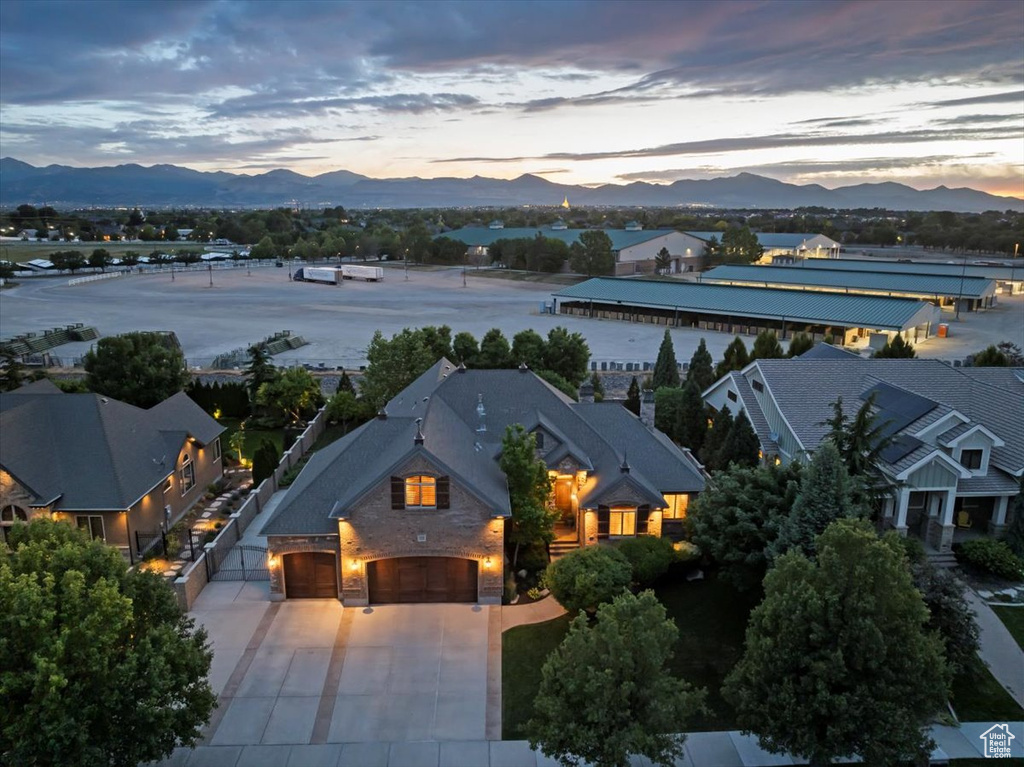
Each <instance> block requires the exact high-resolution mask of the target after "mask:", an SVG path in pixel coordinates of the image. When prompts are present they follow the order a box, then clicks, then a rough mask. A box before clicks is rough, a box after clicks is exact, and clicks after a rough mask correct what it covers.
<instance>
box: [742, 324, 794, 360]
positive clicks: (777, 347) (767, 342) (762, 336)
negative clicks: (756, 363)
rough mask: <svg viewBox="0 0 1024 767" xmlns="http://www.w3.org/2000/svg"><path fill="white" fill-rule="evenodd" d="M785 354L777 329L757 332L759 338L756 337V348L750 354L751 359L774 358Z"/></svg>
mask: <svg viewBox="0 0 1024 767" xmlns="http://www.w3.org/2000/svg"><path fill="white" fill-rule="evenodd" d="M785 356H786V355H785V353H784V352H783V351H782V345H781V344H780V343H779V338H778V336H776V335H775V331H773V330H762V331H761V332H760V333H758V334H757V338H756V339H754V350H753V351H752V352H751V354H750V359H751V360H774V359H781V358H782V357H785Z"/></svg>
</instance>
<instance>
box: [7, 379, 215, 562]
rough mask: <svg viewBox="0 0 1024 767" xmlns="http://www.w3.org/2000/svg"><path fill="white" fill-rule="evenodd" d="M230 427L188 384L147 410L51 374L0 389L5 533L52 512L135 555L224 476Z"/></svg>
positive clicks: (55, 517) (56, 516)
mask: <svg viewBox="0 0 1024 767" xmlns="http://www.w3.org/2000/svg"><path fill="white" fill-rule="evenodd" d="M223 431H224V427H222V426H221V425H220V424H219V423H217V422H216V421H215V420H213V418H211V417H210V416H208V415H207V414H206V413H205V412H204V411H203V409H202V408H200V407H199V406H198V405H197V404H196V403H195V402H193V401H192V400H191V399H189V397H188V395H186V394H185V393H183V392H179V393H178V394H175V395H174V396H172V397H169V398H168V399H166V400H164V401H163V402H161V403H160V404H158V405H155V406H153V407H151V408H149V409H148V410H143V409H141V408H137V407H135V406H133V405H128V404H126V403H124V402H119V401H117V400H114V399H110V398H109V397H104V396H101V395H99V394H64V393H63V392H61V390H60V389H58V388H57V387H56V386H54V385H53V384H52V383H51V382H49V381H45V380H44V381H38V382H36V383H33V384H29V385H27V386H22V387H21V388H20V389H16V390H15V391H12V392H6V393H4V394H0V534H2V535H4V536H6V531H7V528H9V527H10V526H11V525H13V524H16V523H17V522H19V521H22V522H23V521H28V520H30V519H32V518H33V517H35V516H38V515H42V514H46V515H49V516H51V517H52V518H53V519H62V520H66V521H68V522H69V523H71V524H74V525H78V526H79V527H82V528H85V529H87V530H89V531H90V533H91V534H92V536H93V537H94V538H100V539H102V540H104V541H106V542H107V543H109V544H110V545H112V546H116V547H118V548H119V549H121V551H122V552H124V554H125V555H126V556H127V557H129V558H130V559H134V558H135V557H136V556H138V555H139V554H140V553H141V552H140V551H139V548H140V545H139V542H140V540H148V539H149V538H148V537H147V536H152V535H153V534H155V533H158V532H159V531H160V529H161V526H163V525H167V526H169V525H171V524H173V523H174V522H175V521H176V520H177V519H178V518H179V517H181V516H182V515H183V514H184V513H185V511H187V510H188V509H189V508H190V507H191V506H192V505H193V504H194V503H195V502H196V501H197V500H199V498H201V497H202V495H203V491H204V490H205V488H206V487H207V486H208V485H210V484H212V483H214V482H216V481H217V480H219V479H220V478H221V476H222V474H223V469H222V462H221V446H220V435H221V433H222V432H223ZM136 533H138V534H139V535H136ZM143 545H145V544H144V543H143Z"/></svg>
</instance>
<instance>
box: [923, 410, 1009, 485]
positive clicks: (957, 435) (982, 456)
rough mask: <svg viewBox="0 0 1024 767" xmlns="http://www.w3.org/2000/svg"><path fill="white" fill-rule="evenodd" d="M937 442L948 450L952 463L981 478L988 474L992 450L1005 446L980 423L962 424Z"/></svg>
mask: <svg viewBox="0 0 1024 767" xmlns="http://www.w3.org/2000/svg"><path fill="white" fill-rule="evenodd" d="M939 442H940V444H941V445H942V446H943V447H946V448H948V449H949V452H950V455H951V456H952V458H953V460H954V461H956V462H957V463H959V464H960V465H961V466H963V467H964V468H965V469H967V470H968V471H969V472H971V475H972V476H975V477H983V476H985V475H986V474H987V473H988V464H989V459H990V458H991V457H992V448H994V447H1003V445H1005V444H1006V443H1005V442H1004V441H1003V440H1002V439H1000V438H999V437H998V436H997V435H996V434H993V433H992V432H991V431H989V430H988V429H986V428H985V427H984V426H982V425H981V424H980V423H979V424H973V425H972V424H963V425H962V426H960V427H959V428H956V429H951V430H950V431H949V432H948V433H947V434H945V435H942V437H940V439H939Z"/></svg>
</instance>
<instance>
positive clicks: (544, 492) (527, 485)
mask: <svg viewBox="0 0 1024 767" xmlns="http://www.w3.org/2000/svg"><path fill="white" fill-rule="evenodd" d="M498 465H499V466H500V467H501V470H502V471H503V472H504V473H505V480H506V482H507V483H508V500H509V504H510V505H511V507H512V519H511V520H510V524H509V525H508V526H506V528H505V529H506V538H507V539H508V541H509V543H512V544H514V546H515V549H514V551H513V554H512V566H513V568H514V567H515V566H516V564H517V563H518V559H519V549H520V547H521V546H529V545H531V544H542V545H543V544H546V543H551V541H553V540H554V537H555V535H554V529H555V520H556V518H557V514H556V512H553V511H552V510H551V509H549V508H548V496H549V495H550V494H551V479H550V477H548V467H547V464H545V463H544V460H543V459H542V458H538V457H537V439H536V437H534V435H533V433H532V432H528V431H526V430H525V429H524V428H523V427H522V426H521V425H520V424H514V425H512V426H508V427H506V429H505V436H504V437H503V438H502V440H501V459H500V460H499V463H498Z"/></svg>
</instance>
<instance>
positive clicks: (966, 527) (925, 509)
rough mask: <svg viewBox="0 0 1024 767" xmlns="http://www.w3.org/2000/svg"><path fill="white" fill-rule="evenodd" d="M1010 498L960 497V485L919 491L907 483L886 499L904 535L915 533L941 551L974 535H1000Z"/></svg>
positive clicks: (893, 521) (888, 516)
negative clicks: (958, 493) (892, 496)
mask: <svg viewBox="0 0 1024 767" xmlns="http://www.w3.org/2000/svg"><path fill="white" fill-rule="evenodd" d="M1009 501H1010V497H1009V496H1006V495H1002V496H991V495H990V496H958V495H957V493H956V488H948V489H943V490H915V489H913V488H909V487H906V486H903V487H900V488H899V489H898V490H897V493H896V496H895V498H890V499H888V500H887V501H886V508H885V518H886V519H887V520H889V522H890V525H891V527H892V528H893V529H895V530H896V531H897V532H899V533H900V534H901V535H913V536H914V537H915V538H919V539H920V540H921V541H923V542H924V543H925V545H926V547H929V548H931V549H934V550H935V551H937V552H940V553H944V552H947V551H949V550H950V549H951V548H952V546H953V544H954V543H963V542H964V541H969V540H971V539H972V538H981V537H996V536H999V535H1001V534H1002V532H1003V531H1004V530H1005V529H1006V524H1007V509H1008V508H1009V505H1010V504H1009Z"/></svg>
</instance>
